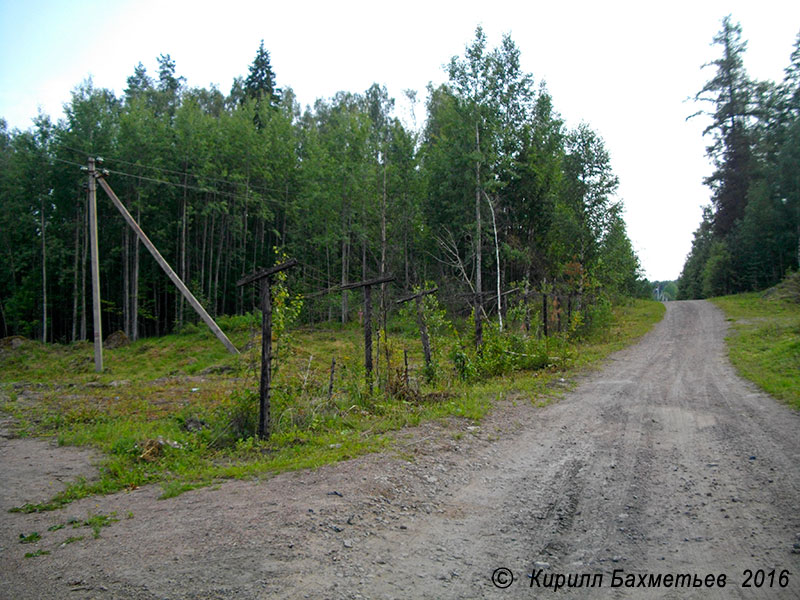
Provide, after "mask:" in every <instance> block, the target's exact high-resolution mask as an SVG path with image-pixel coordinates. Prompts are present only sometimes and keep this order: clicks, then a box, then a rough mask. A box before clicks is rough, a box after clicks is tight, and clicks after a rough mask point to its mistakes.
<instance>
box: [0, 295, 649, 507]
mask: <svg viewBox="0 0 800 600" xmlns="http://www.w3.org/2000/svg"><path fill="white" fill-rule="evenodd" d="M663 312H664V307H663V305H662V304H660V303H655V302H648V301H635V302H630V303H628V304H626V305H623V306H618V307H616V308H614V309H613V311H612V310H610V309H609V310H606V311H605V312H604V313H603V319H602V326H601V327H598V328H596V329H595V330H594V331H593V332H592V333H591V334H586V335H583V336H582V337H580V338H575V339H572V338H569V337H567V336H566V335H559V336H554V337H553V338H551V339H548V340H546V341H544V340H540V341H536V340H535V339H531V340H530V343H531V344H532V345H533V346H534V347H536V348H539V349H540V350H542V351H543V352H544V355H545V358H546V359H547V360H546V364H544V365H543V366H542V368H537V369H534V370H525V369H520V368H519V366H518V365H516V366H515V364H511V363H508V362H507V361H506V362H503V361H502V360H501V361H499V362H498V363H497V364H500V365H501V366H502V365H505V366H506V367H508V368H505V369H504V370H502V374H501V375H498V376H492V377H489V376H486V375H483V376H480V377H477V378H474V377H473V378H471V379H468V380H463V379H462V378H461V377H459V376H458V374H457V373H456V371H455V370H454V369H453V366H452V362H451V361H450V359H449V358H448V353H450V352H451V350H452V349H453V348H454V347H455V346H456V345H457V342H456V338H455V337H454V336H452V335H451V336H450V337H441V338H439V339H438V341H437V343H438V348H435V354H436V356H437V360H438V367H437V370H436V372H437V377H436V379H435V380H434V381H432V382H428V381H427V380H426V378H425V377H424V376H423V373H422V367H421V365H422V362H423V361H422V350H421V347H420V346H421V345H420V342H419V339H418V337H417V334H416V328H415V326H414V325H413V322H412V324H409V323H403V322H395V323H392V325H391V327H390V332H389V344H388V348H389V353H390V360H389V368H388V369H387V365H386V358H385V350H386V346H385V345H383V344H381V346H380V353H381V358H380V360H379V361H378V362H377V371H378V375H379V377H378V378H377V379H376V381H375V384H374V390H373V391H372V392H370V391H369V388H368V386H367V384H366V382H365V378H364V371H363V364H362V361H363V337H362V335H363V334H362V332H361V329H360V328H359V326H358V325H357V324H353V325H349V326H341V325H336V326H333V327H326V326H318V327H313V328H301V329H298V330H295V331H293V332H292V334H291V340H290V341H291V343H290V344H288V343H285V340H283V341H282V344H283V349H281V348H280V347H279V349H278V361H277V370H276V372H275V377H274V388H273V397H272V426H273V432H272V436H271V437H270V439H269V440H267V441H262V440H257V439H255V438H254V437H253V434H254V433H255V425H256V417H257V414H256V412H257V411H256V407H257V403H258V368H259V366H260V358H259V357H260V344H259V343H257V342H258V340H257V339H256V337H255V336H254V334H253V332H252V330H251V329H250V327H249V325H250V321H252V319H251V320H250V321H248V320H247V319H245V318H239V321H238V322H232V323H229V324H228V328H227V330H226V331H227V332H228V333H229V335H230V336H231V337H232V338H233V339H234V343H235V344H236V345H237V347H239V348H243V347H245V345H246V344H247V343H248V342H251V346H252V347H251V349H250V350H249V351H246V352H244V353H243V354H242V355H241V356H238V357H234V356H231V355H229V354H228V353H227V352H226V350H225V349H224V347H222V345H221V344H219V342H218V341H217V340H216V338H214V337H213V336H212V335H211V334H206V333H204V332H202V331H198V330H194V331H192V330H190V331H188V332H185V333H183V334H180V335H170V336H166V337H164V338H160V339H145V340H141V341H138V342H135V343H133V344H131V345H130V346H127V347H124V348H119V349H115V350H107V351H106V352H105V363H106V367H107V369H106V372H105V373H103V374H102V375H99V376H98V375H96V374H95V373H93V363H92V348H91V346H90V345H88V344H73V345H70V346H43V345H42V344H39V343H36V342H26V343H25V344H23V346H22V347H21V348H18V349H16V350H13V351H3V352H0V373H2V375H0V377H2V380H3V381H4V382H5V383H4V384H2V383H0V397H2V400H0V409H2V410H4V411H6V412H8V413H10V414H11V415H12V416H13V417H14V421H15V423H16V434H17V435H32V436H50V437H53V438H55V439H57V440H58V443H59V444H61V445H72V446H88V447H92V448H95V449H97V450H98V451H99V452H100V453H101V456H102V460H101V463H100V465H99V476H98V477H97V478H94V479H92V480H85V479H79V480H76V481H74V482H73V483H71V484H70V485H68V486H67V487H66V489H64V490H63V491H62V492H60V493H58V494H56V495H55V496H54V497H53V498H51V499H50V500H49V501H47V502H43V503H39V504H30V503H29V504H24V505H22V506H20V507H17V508H16V509H15V510H18V511H21V512H38V511H44V510H54V509H58V508H61V507H63V506H64V505H66V504H68V503H70V502H72V501H74V500H76V499H79V498H83V497H86V496H90V495H96V494H108V493H113V492H116V491H119V490H123V489H133V488H136V487H138V486H142V485H146V484H152V483H158V484H160V485H161V486H162V488H163V496H162V497H164V498H168V497H171V496H175V495H177V494H180V493H183V492H185V491H187V490H191V489H195V488H198V487H201V486H205V485H209V484H212V483H214V482H217V481H219V480H222V479H226V478H252V477H269V476H271V475H274V474H276V473H280V472H284V471H290V470H296V469H305V468H315V467H319V466H322V465H325V464H330V463H333V462H337V461H341V460H346V459H348V458H353V457H356V456H359V455H362V454H364V453H367V452H374V451H378V450H382V449H386V448H388V447H390V446H391V444H392V442H393V433H392V432H395V431H397V430H400V429H402V428H404V427H408V426H414V425H417V424H419V423H421V422H424V421H428V420H432V419H441V418H461V419H465V420H467V421H468V422H477V421H479V420H480V419H481V418H482V417H483V416H484V415H485V414H486V413H487V412H488V411H489V410H491V408H492V405H493V403H494V402H496V401H497V400H498V399H513V400H515V401H519V400H520V399H521V398H524V399H529V400H530V401H531V402H534V403H537V404H544V403H546V402H548V401H549V400H550V399H552V398H553V397H555V396H557V395H558V393H560V392H561V391H563V390H564V389H566V388H565V386H563V385H560V384H559V385H553V382H554V380H557V379H560V378H569V377H571V376H572V375H574V373H575V372H576V371H577V370H579V369H582V368H585V367H587V366H590V365H593V364H596V363H597V361H598V360H600V359H602V358H603V357H605V356H607V355H608V354H610V353H611V352H613V351H615V350H618V349H620V348H621V347H623V346H625V345H626V344H629V343H631V342H632V341H633V340H635V339H636V338H638V337H639V336H641V335H643V334H644V333H645V332H646V331H647V330H648V329H649V328H650V327H651V326H652V324H653V323H655V322H656V321H658V320H660V319H661V317H662V315H663ZM598 322H599V321H598ZM242 324H244V325H246V326H244V327H243V326H242ZM514 327H515V325H514V324H513V323H512V324H510V328H511V329H512V330H513V328H514ZM512 333H513V331H512ZM516 335H517V336H518V337H519V336H521V333H519V332H517V333H516ZM253 342H255V343H253ZM288 348H291V351H288V350H287V349H288ZM404 351H406V352H407V354H408V360H409V385H408V386H406V384H405V373H404V370H405V364H404ZM470 352H471V351H470ZM499 352H500V358H503V360H505V359H507V358H508V357H507V356H503V355H502V351H499ZM505 354H508V353H505ZM512 354H513V353H512ZM333 358H335V359H336V370H335V384H334V391H333V394H332V395H331V397H328V383H329V379H330V366H331V361H332V359H333ZM472 360H476V359H475V356H474V355H473V358H472ZM481 364H484V365H486V364H488V365H489V366H490V367H492V368H495V367H496V366H497V365H496V364H494V363H490V362H487V361H484V363H481ZM76 365H83V367H81V368H77V367H76ZM509 365H510V366H509ZM387 371H388V372H389V373H391V378H390V383H389V386H388V387H389V388H391V392H389V391H387V386H386V373H387ZM11 382H16V383H11ZM20 382H23V383H20Z"/></svg>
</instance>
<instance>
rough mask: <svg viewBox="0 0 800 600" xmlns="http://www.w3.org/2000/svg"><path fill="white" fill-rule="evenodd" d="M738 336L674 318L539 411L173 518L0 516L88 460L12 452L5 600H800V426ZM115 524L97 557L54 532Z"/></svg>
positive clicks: (129, 506) (173, 503)
mask: <svg viewBox="0 0 800 600" xmlns="http://www.w3.org/2000/svg"><path fill="white" fill-rule="evenodd" d="M726 332H727V323H726V321H725V318H724V316H723V314H722V313H721V312H720V311H719V310H718V309H716V308H715V307H714V306H713V305H711V304H709V303H707V302H703V301H692V302H671V303H668V304H667V313H666V315H665V317H664V320H663V321H662V322H661V323H659V324H658V325H657V326H656V327H655V328H654V329H653V331H651V332H650V333H649V334H648V335H647V336H645V337H644V338H642V340H641V341H640V342H639V343H638V344H636V345H635V346H632V347H630V348H628V349H627V350H624V351H622V352H619V353H617V354H615V355H613V356H612V357H611V358H610V359H609V360H608V361H607V362H606V363H605V364H604V365H603V367H602V368H601V369H599V370H597V371H595V372H592V373H589V374H586V375H583V376H581V378H580V380H579V381H578V382H577V385H576V386H575V387H574V389H573V390H572V391H570V392H568V393H566V394H565V395H563V397H561V398H560V399H559V400H557V401H555V402H553V403H551V404H549V405H548V406H546V407H544V408H536V407H534V406H532V404H531V403H530V402H529V401H527V399H525V398H521V397H520V398H516V399H509V400H504V401H501V402H499V403H498V406H497V409H496V410H494V411H493V412H492V414H491V415H489V416H488V417H487V418H486V419H485V420H484V421H483V422H482V423H481V424H480V427H477V426H474V425H471V424H469V423H465V422H461V421H449V422H445V423H429V424H426V425H423V426H421V427H418V428H414V429H409V430H404V431H403V432H401V433H399V434H398V436H397V443H396V444H395V445H394V447H393V449H392V450H391V451H390V452H387V453H383V454H377V455H371V456H366V457H362V458H359V459H356V460H351V461H347V462H344V463H340V464H338V465H333V466H329V467H324V468H321V469H318V470H316V471H303V472H297V473H287V474H283V475H280V476H277V477H274V478H272V479H269V480H265V481H231V482H226V483H223V484H221V485H218V486H215V487H210V488H204V489H200V490H196V491H193V492H188V493H185V494H183V495H181V496H178V497H177V498H171V499H168V500H158V496H159V494H160V489H158V488H155V487H147V488H142V489H138V490H134V491H131V492H127V493H120V494H115V495H113V496H107V497H102V498H87V499H84V500H81V501H79V502H75V503H73V504H71V505H69V506H68V507H66V508H65V509H63V510H60V511H55V512H50V513H43V514H35V515H23V514H19V513H8V512H7V509H8V508H9V507H11V506H15V505H18V504H20V503H22V502H24V501H31V500H42V499H46V498H47V497H49V496H50V495H52V489H53V486H54V483H53V482H54V481H58V478H59V477H61V476H64V474H65V473H67V474H68V473H85V472H86V470H87V469H90V467H89V465H90V464H91V460H92V455H91V453H88V452H85V451H82V450H75V449H65V448H59V449H55V448H53V447H51V446H49V445H48V444H47V443H45V442H41V441H31V440H16V439H8V438H7V436H0V459H1V461H0V502H2V506H1V507H0V509H1V512H0V598H19V599H26V598H31V599H33V598H70V599H73V598H74V599H85V598H102V599H106V598H109V599H110V598H124V599H127V598H130V599H142V600H145V599H147V600H150V599H163V598H170V599H173V598H175V599H189V598H192V599H194V598H203V599H205V598H209V599H210V598H221V599H222V598H225V599H228V598H237V599H238V598H315V599H316V598H331V599H344V598H430V599H439V598H542V597H549V596H551V595H553V596H555V597H569V598H787V599H788V598H792V599H794V598H800V537H799V536H800V435H799V433H800V415H798V414H797V413H795V412H792V411H790V410H789V409H787V408H786V407H784V406H783V405H781V404H779V403H778V402H777V401H775V400H774V399H772V398H771V397H769V396H767V395H766V394H764V393H762V392H760V391H758V390H757V389H756V388H755V387H754V386H753V385H751V384H750V383H747V382H745V381H744V380H742V379H740V378H739V377H738V376H737V375H736V374H735V372H734V371H733V369H732V367H731V366H730V364H729V363H728V360H727V358H726V355H725V346H724V337H725V335H726ZM0 429H2V428H0ZM0 433H2V431H0ZM112 512H115V513H116V516H117V518H119V521H118V522H114V523H112V524H111V525H110V526H108V527H105V528H103V529H102V531H101V536H100V537H99V538H98V539H93V537H92V535H91V531H90V530H88V529H87V528H81V529H77V530H73V529H72V528H71V526H67V527H65V528H63V529H58V530H55V531H52V532H51V531H48V528H49V527H52V526H54V525H59V524H63V523H66V522H67V521H68V520H69V519H75V520H81V519H86V518H87V516H88V515H91V514H110V513H112ZM32 531H38V532H41V535H42V539H41V540H40V541H39V542H37V543H36V544H20V543H19V534H20V533H24V534H29V533H31V532H32ZM76 532H79V533H76ZM78 535H83V536H84V539H83V540H79V541H74V542H72V543H68V544H64V542H65V541H66V539H67V538H69V537H70V536H72V537H75V536H78ZM36 549H41V550H47V551H49V552H50V554H47V555H42V556H36V557H32V558H24V554H25V553H26V552H30V551H32V550H36ZM748 572H749V573H750V576H748ZM687 577H688V582H689V584H688V586H687ZM723 581H724V583H725V587H724V588H720V587H719V584H720V583H722V582H723ZM698 583H699V584H700V586H699V587H695V585H694V584H698ZM709 583H713V585H710V586H709V585H708V584H709ZM748 583H749V585H750V587H745V585H746V584H748ZM569 584H573V585H578V584H581V585H582V587H568V586H569ZM614 584H617V585H614ZM620 584H621V585H620ZM556 585H558V586H559V587H561V588H562V589H559V590H558V591H557V592H556V593H555V594H554V593H553V592H554V589H553V588H554V587H555V586H556ZM592 585H593V586H594V587H590V586H592ZM501 586H503V587H501ZM506 586H507V587H506ZM531 586H533V587H531Z"/></svg>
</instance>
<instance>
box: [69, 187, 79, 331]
mask: <svg viewBox="0 0 800 600" xmlns="http://www.w3.org/2000/svg"><path fill="white" fill-rule="evenodd" d="M76 204H77V206H78V210H77V212H76V214H75V260H74V262H73V267H72V340H71V341H72V342H73V343H74V342H76V341H77V340H78V296H79V293H78V268H79V267H80V256H81V248H80V243H81V220H82V219H81V205H80V201H78V202H76Z"/></svg>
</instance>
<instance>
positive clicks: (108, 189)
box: [90, 163, 239, 354]
mask: <svg viewBox="0 0 800 600" xmlns="http://www.w3.org/2000/svg"><path fill="white" fill-rule="evenodd" d="M90 164H91V163H90ZM90 179H91V178H90ZM96 180H97V182H98V183H99V184H100V187H102V188H103V190H104V191H105V193H106V194H108V197H109V198H111V201H112V202H113V203H114V206H116V207H117V210H118V211H119V212H120V213H121V214H122V216H123V218H124V219H125V221H127V222H128V225H130V227H131V229H133V230H134V231H135V232H136V235H138V236H139V239H140V240H142V243H143V244H144V245H145V246H147V249H148V250H149V251H150V254H152V255H153V258H155V259H156V262H157V263H158V264H159V265H161V268H162V269H164V272H165V273H166V274H167V276H168V277H169V278H170V279H171V280H172V283H174V284H175V287H177V288H178V289H179V290H180V291H181V294H183V297H184V298H186V300H187V301H188V302H189V304H191V305H192V308H194V310H195V311H196V312H197V314H198V315H200V318H201V319H203V321H204V322H205V324H206V325H208V328H209V329H211V331H213V332H214V335H215V336H217V339H218V340H219V341H220V342H222V343H223V344H224V345H225V347H226V348H227V349H228V351H229V352H230V353H231V354H239V351H238V350H237V349H236V346H234V345H233V344H232V343H231V341H230V340H229V339H228V336H226V335H225V333H224V332H223V331H222V329H220V328H219V325H217V324H216V322H215V321H214V319H212V318H211V315H209V314H208V313H207V312H206V309H204V308H203V305H202V304H200V302H198V301H197V298H195V297H194V294H192V292H190V291H189V288H187V287H186V285H185V284H184V283H183V281H181V278H180V277H178V275H177V273H175V271H173V270H172V267H170V266H169V263H167V261H166V260H164V257H163V256H161V253H160V252H159V251H158V248H156V247H155V246H154V245H153V242H151V241H150V239H149V238H148V237H147V236H146V235H145V233H144V231H142V228H141V227H139V224H138V223H137V222H136V221H135V220H134V219H133V217H132V216H131V214H130V213H129V212H128V209H126V208H125V205H124V204H122V202H121V201H120V199H119V198H117V195H116V194H115V193H114V190H112V189H111V186H109V185H108V183H106V181H105V179H103V178H102V176H100V175H97V176H96ZM90 185H91V181H90Z"/></svg>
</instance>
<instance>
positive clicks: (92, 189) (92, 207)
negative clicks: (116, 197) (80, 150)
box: [89, 158, 103, 373]
mask: <svg viewBox="0 0 800 600" xmlns="http://www.w3.org/2000/svg"><path fill="white" fill-rule="evenodd" d="M101 162H102V161H101ZM94 163H95V159H93V158H90V159H89V245H90V248H91V255H92V257H91V260H92V314H93V316H94V370H95V371H97V372H98V373H102V372H103V323H102V313H101V312H100V259H99V256H98V252H97V184H96V181H97V171H96V170H95V164H94Z"/></svg>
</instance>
